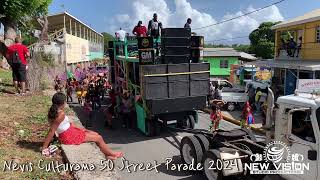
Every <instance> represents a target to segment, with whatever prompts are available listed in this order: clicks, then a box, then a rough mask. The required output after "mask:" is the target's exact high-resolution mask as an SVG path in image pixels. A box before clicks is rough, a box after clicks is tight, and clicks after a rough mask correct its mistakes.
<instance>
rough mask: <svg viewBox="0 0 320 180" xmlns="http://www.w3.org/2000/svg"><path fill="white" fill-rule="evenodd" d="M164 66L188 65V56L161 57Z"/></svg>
mask: <svg viewBox="0 0 320 180" xmlns="http://www.w3.org/2000/svg"><path fill="white" fill-rule="evenodd" d="M162 61H163V63H164V64H180V63H190V55H163V56H162Z"/></svg>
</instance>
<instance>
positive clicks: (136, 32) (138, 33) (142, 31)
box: [132, 21, 147, 37]
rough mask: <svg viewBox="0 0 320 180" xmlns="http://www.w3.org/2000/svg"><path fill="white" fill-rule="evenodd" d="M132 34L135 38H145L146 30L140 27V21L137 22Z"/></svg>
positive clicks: (142, 26)
mask: <svg viewBox="0 0 320 180" xmlns="http://www.w3.org/2000/svg"><path fill="white" fill-rule="evenodd" d="M132 34H134V35H136V36H137V37H146V36H147V28H146V27H145V26H144V25H142V21H139V22H138V25H136V26H135V27H134V29H133V31H132Z"/></svg>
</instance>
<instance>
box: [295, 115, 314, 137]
mask: <svg viewBox="0 0 320 180" xmlns="http://www.w3.org/2000/svg"><path fill="white" fill-rule="evenodd" d="M310 115H311V112H310V111H296V112H293V113H292V131H291V133H292V134H293V135H295V136H297V137H299V138H301V139H303V140H305V141H309V142H316V139H315V136H314V132H313V128H312V123H311V118H310Z"/></svg>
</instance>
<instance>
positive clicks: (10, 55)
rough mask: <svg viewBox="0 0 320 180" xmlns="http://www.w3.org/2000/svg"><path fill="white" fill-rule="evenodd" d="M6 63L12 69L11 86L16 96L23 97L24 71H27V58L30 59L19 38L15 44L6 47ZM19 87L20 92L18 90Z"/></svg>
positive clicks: (24, 89) (24, 85)
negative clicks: (12, 85) (20, 95)
mask: <svg viewBox="0 0 320 180" xmlns="http://www.w3.org/2000/svg"><path fill="white" fill-rule="evenodd" d="M6 57H7V59H8V62H9V64H10V66H11V68H12V78H13V84H14V87H15V89H16V94H19V93H20V94H22V95H24V94H25V93H26V71H27V69H28V62H27V57H30V53H29V51H28V48H27V47H26V46H25V45H23V44H22V40H21V38H19V37H17V38H16V39H15V44H13V45H11V46H9V47H8V50H7V55H6ZM19 85H20V87H21V90H20V89H19Z"/></svg>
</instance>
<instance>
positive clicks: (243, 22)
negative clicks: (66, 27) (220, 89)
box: [107, 0, 283, 43]
mask: <svg viewBox="0 0 320 180" xmlns="http://www.w3.org/2000/svg"><path fill="white" fill-rule="evenodd" d="M174 5H175V7H174V8H173V9H175V10H171V9H169V7H168V5H167V3H166V1H165V0H134V1H133V3H132V13H130V14H118V15H115V16H114V17H113V18H111V20H110V21H109V24H108V27H107V31H109V32H114V31H116V30H117V29H118V28H119V27H123V29H125V30H127V31H128V32H131V31H132V28H133V27H134V26H135V25H136V24H137V22H138V21H139V20H142V21H143V23H144V24H145V25H147V23H148V21H149V20H150V19H151V18H152V15H153V13H154V12H156V13H157V14H158V19H159V20H160V21H161V22H162V23H163V25H164V27H183V25H184V23H185V22H186V19H187V18H189V17H190V18H192V27H193V28H197V27H203V26H207V25H210V24H214V23H216V22H218V21H221V20H226V19H230V18H232V17H236V16H239V15H243V14H245V13H247V12H251V11H253V10H255V8H253V7H252V6H248V8H247V9H246V11H238V12H235V13H227V14H225V15H224V16H223V17H222V19H220V20H216V19H215V18H214V17H212V15H210V14H208V13H204V12H200V11H198V10H196V9H194V8H193V7H192V5H191V4H190V3H189V2H188V1H187V0H175V1H174ZM213 9H214V8H213ZM280 20H283V16H282V15H281V13H280V11H279V9H278V8H277V7H276V6H272V7H270V8H266V9H264V10H261V11H259V12H257V13H253V14H250V15H248V16H245V17H242V18H238V19H236V20H233V21H229V22H227V23H223V24H220V25H217V26H212V27H210V28H205V29H201V30H195V31H196V32H197V34H199V35H204V36H205V40H215V39H226V38H232V37H238V36H244V35H249V33H250V32H251V31H253V30H254V29H256V28H257V27H258V26H259V24H260V23H261V22H264V21H280ZM242 41H245V40H242ZM217 43H232V42H231V41H219V42H217Z"/></svg>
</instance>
